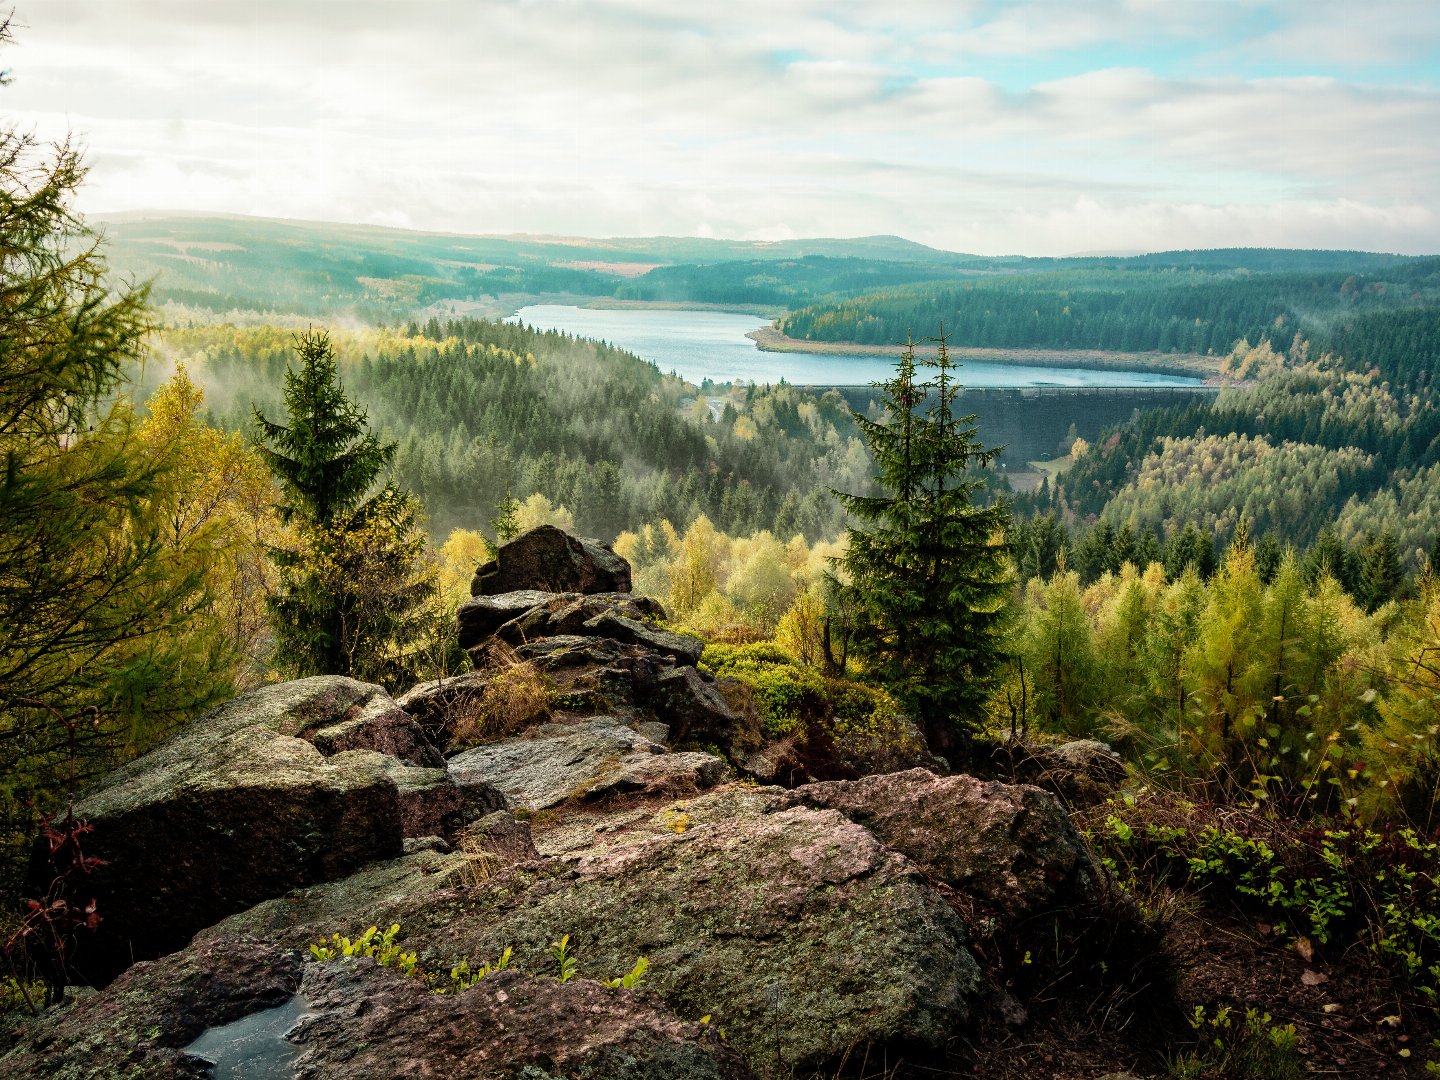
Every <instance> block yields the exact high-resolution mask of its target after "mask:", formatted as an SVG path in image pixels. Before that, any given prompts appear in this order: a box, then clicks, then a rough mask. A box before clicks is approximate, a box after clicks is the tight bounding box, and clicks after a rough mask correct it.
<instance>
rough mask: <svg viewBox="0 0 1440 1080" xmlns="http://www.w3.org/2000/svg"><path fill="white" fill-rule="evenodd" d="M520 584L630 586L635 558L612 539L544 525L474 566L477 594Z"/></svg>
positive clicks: (553, 588)
mask: <svg viewBox="0 0 1440 1080" xmlns="http://www.w3.org/2000/svg"><path fill="white" fill-rule="evenodd" d="M517 589H541V590H544V591H545V592H552V593H566V592H575V593H607V592H622V593H628V592H629V591H630V564H629V563H628V562H626V561H625V560H624V559H622V558H621V557H620V556H619V555H616V554H615V552H614V551H612V550H611V548H610V545H608V544H602V543H601V542H600V541H599V540H592V539H588V538H586V537H581V536H571V535H570V534H569V533H567V532H565V531H563V530H561V529H557V528H555V526H553V525H541V526H539V527H538V528H534V529H531V530H530V531H529V532H524V533H521V534H520V535H519V536H517V537H515V539H513V540H511V541H510V542H509V543H507V544H502V545H501V546H500V550H499V552H498V553H497V555H496V558H495V559H494V561H492V562H488V563H485V564H483V565H482V566H480V567H479V568H478V569H477V570H476V571H475V580H474V581H472V582H471V583H470V595H472V596H497V595H499V594H500V593H509V592H515V591H516V590H517Z"/></svg>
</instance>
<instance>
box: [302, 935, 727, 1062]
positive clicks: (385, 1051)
mask: <svg viewBox="0 0 1440 1080" xmlns="http://www.w3.org/2000/svg"><path fill="white" fill-rule="evenodd" d="M301 992H302V995H303V996H304V998H305V1001H306V1003H307V1005H308V1008H309V1009H310V1010H311V1015H309V1016H307V1017H305V1018H304V1019H303V1020H301V1022H300V1024H299V1025H298V1026H297V1028H296V1029H295V1031H294V1033H293V1036H292V1037H293V1040H294V1041H295V1043H297V1044H298V1045H299V1047H300V1048H301V1055H300V1058H299V1060H298V1061H297V1062H296V1069H295V1074H294V1075H295V1078H296V1080H332V1078H334V1077H338V1076H344V1077H346V1078H347V1080H391V1078H392V1077H396V1076H432V1077H460V1076H464V1077H473V1078H475V1080H488V1078H494V1080H502V1078H503V1080H513V1078H532V1080H542V1078H544V1080H562V1078H564V1080H601V1078H605V1080H610V1078H613V1080H627V1078H633V1080H745V1078H748V1077H752V1076H753V1075H754V1074H753V1073H751V1071H750V1069H749V1068H748V1067H747V1066H746V1064H745V1062H744V1059H743V1058H741V1057H740V1055H739V1054H737V1053H736V1052H735V1051H734V1050H733V1049H731V1048H730V1047H728V1046H727V1045H726V1044H725V1043H724V1042H723V1041H722V1040H721V1038H720V1033H719V1031H718V1030H715V1029H713V1028H711V1027H707V1026H706V1025H703V1024H699V1023H696V1022H694V1020H693V1019H692V1020H690V1021H688V1022H687V1021H684V1020H680V1019H678V1018H677V1017H675V1016H674V1015H673V1014H672V1013H670V1012H669V1011H668V1010H667V1009H665V1007H664V1005H663V1003H661V1002H659V1001H657V1000H655V999H654V998H652V997H651V996H650V995H648V994H645V993H643V992H640V991H637V990H608V989H606V988H605V987H603V986H601V985H600V984H599V983H598V982H594V981H592V980H589V979H572V980H570V981H569V982H566V983H563V984H562V983H559V982H556V981H555V980H554V979H549V978H543V977H541V978H537V977H534V976H529V975H525V974H523V973H521V972H518V971H513V970H512V971H502V972H498V973H496V974H494V975H490V976H488V977H487V978H485V979H484V980H482V981H481V982H480V983H478V984H476V985H475V986H472V987H470V988H469V989H467V990H464V991H462V992H460V993H458V994H434V993H431V992H430V991H429V990H428V989H426V987H425V986H424V985H423V984H422V983H420V982H419V980H416V979H407V978H402V977H400V976H398V975H396V974H395V973H394V972H391V971H387V970H385V969H384V968H381V967H379V966H378V965H376V964H375V963H374V962H373V961H370V960H362V961H359V962H355V963H343V962H331V963H320V964H311V965H309V966H308V967H307V969H306V972H305V982H304V985H303V987H302V990H301Z"/></svg>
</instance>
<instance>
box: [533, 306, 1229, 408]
mask: <svg viewBox="0 0 1440 1080" xmlns="http://www.w3.org/2000/svg"><path fill="white" fill-rule="evenodd" d="M508 321H510V322H523V323H525V324H527V325H529V326H532V327H534V328H535V329H537V330H562V331H564V332H565V333H567V334H573V335H575V336H576V337H585V338H594V339H596V340H599V341H606V342H609V343H610V344H611V345H614V346H616V347H617V348H621V349H625V350H626V351H627V352H632V353H634V354H635V355H636V356H639V357H640V358H641V359H644V360H649V361H650V362H651V363H653V364H655V366H656V367H658V368H659V369H660V370H661V371H667V372H669V371H673V372H675V373H676V374H677V375H679V376H680V377H681V378H682V379H685V380H687V381H688V382H692V383H701V382H703V381H704V380H706V379H710V380H711V381H713V382H717V383H722V382H754V383H776V382H779V381H780V380H781V379H784V380H785V381H786V382H789V383H794V384H796V385H799V386H863V385H865V384H867V383H872V382H878V381H879V380H881V379H886V378H889V377H890V376H891V375H892V374H893V373H894V370H895V357H896V354H897V353H898V352H899V350H898V349H895V350H892V351H890V352H888V353H885V352H879V353H876V354H875V355H874V356H837V355H833V354H827V353H808V352H784V353H780V352H761V351H760V350H759V349H757V348H756V347H755V343H754V342H753V341H751V340H750V339H749V338H747V337H746V336H745V335H746V334H747V333H749V332H750V331H751V330H756V329H759V328H760V327H762V326H768V325H769V323H768V322H767V321H766V320H764V319H762V318H759V317H757V316H754V315H735V314H731V313H730V312H723V311H681V310H676V309H671V308H582V307H573V306H570V305H565V304H532V305H531V306H529V307H523V308H521V309H520V310H519V311H517V312H516V313H515V314H514V315H512V316H510V319H509V320H508ZM960 381H961V382H962V383H963V384H964V385H965V386H967V387H972V388H976V389H979V388H982V387H1040V386H1055V387H1092V386H1094V387H1102V386H1115V387H1142V386H1155V387H1163V386H1196V385H1199V383H1200V382H1201V380H1200V379H1198V378H1195V377H1193V376H1188V375H1158V374H1151V373H1149V372H1144V371H1109V370H1100V369H1091V368H1072V367H1042V366H1038V365H1033V366H1032V365H1025V364H990V363H984V362H981V361H966V362H965V363H964V364H963V365H962V366H961V371H960Z"/></svg>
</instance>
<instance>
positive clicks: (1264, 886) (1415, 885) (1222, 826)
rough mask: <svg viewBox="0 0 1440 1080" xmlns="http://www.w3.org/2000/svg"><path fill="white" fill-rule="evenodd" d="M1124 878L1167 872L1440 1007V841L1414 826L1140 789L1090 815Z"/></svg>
mask: <svg viewBox="0 0 1440 1080" xmlns="http://www.w3.org/2000/svg"><path fill="white" fill-rule="evenodd" d="M1085 823H1086V825H1087V833H1088V836H1089V839H1090V841H1091V843H1092V845H1093V846H1094V848H1095V852H1096V854H1097V856H1098V857H1099V858H1100V860H1101V862H1102V863H1103V865H1104V866H1105V867H1106V868H1107V869H1108V870H1109V871H1110V872H1111V873H1112V874H1113V875H1115V877H1116V879H1117V880H1118V881H1119V882H1120V883H1121V884H1122V885H1125V886H1126V887H1127V888H1131V889H1136V890H1144V889H1146V888H1148V887H1150V886H1151V885H1153V884H1154V883H1156V882H1163V883H1166V884H1168V885H1171V886H1173V887H1177V888H1181V889H1184V890H1187V891H1191V892H1194V893H1197V894H1199V895H1200V896H1201V897H1202V898H1203V899H1204V900H1205V901H1206V902H1208V903H1211V904H1216V905H1221V906H1226V907H1229V908H1232V909H1234V910H1236V911H1238V912H1239V913H1241V914H1243V915H1246V916H1249V917H1252V918H1254V919H1256V920H1257V921H1259V922H1261V923H1262V925H1264V926H1266V927H1268V929H1269V930H1270V932H1271V933H1272V934H1274V935H1275V936H1276V937H1277V938H1278V939H1280V940H1282V941H1286V942H1288V943H1291V944H1293V945H1295V946H1296V947H1297V949H1298V950H1299V951H1301V952H1302V954H1305V955H1309V954H1319V955H1321V956H1322V957H1330V958H1335V957H1338V956H1339V955H1341V954H1342V953H1345V954H1348V955H1352V956H1353V955H1359V956H1361V957H1363V958H1365V959H1366V960H1368V962H1369V963H1370V964H1371V965H1372V966H1373V967H1374V968H1376V969H1377V970H1378V971H1380V972H1383V973H1384V974H1386V975H1387V976H1388V977H1389V978H1390V979H1391V980H1393V982H1394V983H1395V985H1396V987H1397V989H1398V990H1399V991H1400V993H1401V994H1402V996H1403V997H1405V998H1406V999H1407V1000H1409V1001H1410V1002H1411V1003H1412V1004H1415V1005H1418V1006H1422V1007H1426V1008H1429V1009H1434V1008H1435V1007H1436V1006H1437V1005H1440V843H1437V841H1436V839H1435V838H1434V837H1430V836H1423V835H1421V834H1419V833H1417V832H1416V831H1415V830H1414V829H1411V828H1406V827H1400V826H1392V825H1383V826H1369V825H1362V824H1359V823H1357V822H1353V821H1320V820H1314V821H1308V822H1302V821H1295V820H1293V819H1286V818H1282V817H1279V816H1275V815H1273V814H1269V813H1267V812H1266V811H1265V810H1263V809H1261V808H1237V807H1217V806H1214V805H1210V804H1202V803H1194V802H1188V801H1183V800H1180V799H1178V798H1177V797H1175V796H1160V795H1157V794H1154V793H1149V792H1142V793H1141V794H1139V795H1134V796H1128V795H1127V796H1125V797H1124V798H1122V799H1119V800H1115V801H1112V802H1110V803H1108V804H1106V805H1105V806H1102V807H1098V808H1095V809H1093V810H1091V811H1088V812H1087V814H1086V815H1085Z"/></svg>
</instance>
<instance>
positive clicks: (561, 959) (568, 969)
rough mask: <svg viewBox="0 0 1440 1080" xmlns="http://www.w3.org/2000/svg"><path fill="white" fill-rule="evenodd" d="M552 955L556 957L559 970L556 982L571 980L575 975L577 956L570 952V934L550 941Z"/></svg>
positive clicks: (556, 974)
mask: <svg viewBox="0 0 1440 1080" xmlns="http://www.w3.org/2000/svg"><path fill="white" fill-rule="evenodd" d="M550 955H551V956H552V957H554V959H555V963H556V965H557V966H558V968H559V970H558V971H557V972H556V973H555V981H556V982H562V983H565V982H569V981H570V980H571V979H573V978H574V977H575V956H574V954H572V953H571V952H570V935H569V934H566V935H564V936H563V937H561V938H560V940H559V941H554V942H551V943H550Z"/></svg>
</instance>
